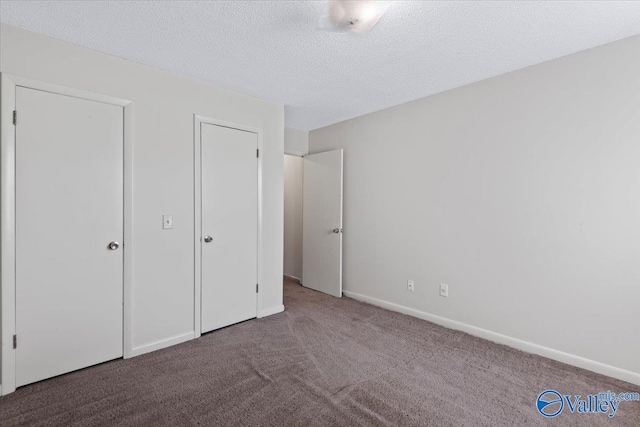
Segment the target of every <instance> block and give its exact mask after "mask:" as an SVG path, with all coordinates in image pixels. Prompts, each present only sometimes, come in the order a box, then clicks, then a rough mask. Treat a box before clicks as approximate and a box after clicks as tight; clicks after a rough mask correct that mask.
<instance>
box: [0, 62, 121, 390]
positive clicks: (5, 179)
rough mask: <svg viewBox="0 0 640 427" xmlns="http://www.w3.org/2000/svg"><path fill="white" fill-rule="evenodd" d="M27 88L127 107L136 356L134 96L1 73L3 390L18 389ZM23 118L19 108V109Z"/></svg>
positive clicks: (0, 314) (0, 335) (0, 377)
mask: <svg viewBox="0 0 640 427" xmlns="http://www.w3.org/2000/svg"><path fill="white" fill-rule="evenodd" d="M17 87H25V88H28V89H35V90H40V91H44V92H50V93H54V94H58V95H65V96H70V97H74V98H79V99H85V100H89V101H97V102H102V103H105V104H111V105H116V106H120V107H123V110H124V117H123V119H124V130H123V140H124V158H123V162H124V165H123V166H124V189H123V191H124V192H123V195H124V218H123V219H124V222H123V224H124V241H123V244H122V249H123V250H124V254H123V262H124V264H123V277H122V279H123V316H124V318H123V328H124V331H123V352H124V358H128V357H131V356H132V354H131V353H132V347H133V346H132V344H133V335H132V330H133V328H132V326H133V306H132V291H133V289H132V265H133V264H132V262H131V261H132V255H133V252H132V242H133V240H132V239H131V236H132V225H133V218H132V209H131V208H132V201H133V165H132V160H133V126H132V125H133V103H132V102H131V101H129V100H125V99H120V98H114V97H112V96H108V95H103V94H98V93H94V92H89V91H85V90H80V89H75V88H70V87H66V86H60V85H56V84H52V83H47V82H42V81H39V80H34V79H30V78H26V77H21V76H16V75H11V74H7V73H2V74H1V75H0V127H1V128H2V133H1V134H0V169H1V173H0V205H1V208H0V235H1V237H2V243H1V245H0V279H1V282H0V318H1V319H2V328H1V330H0V339H1V341H2V352H1V359H0V365H1V369H0V382H1V384H2V394H3V395H5V394H8V393H11V392H13V391H15V389H16V359H15V353H16V351H15V350H14V348H13V335H15V333H16V268H15V267H16V266H15V260H16V236H15V220H16V218H15V208H16V205H15V200H16V182H15V167H16V165H15V153H16V132H15V129H16V128H15V126H14V125H13V111H14V110H15V109H16V88H17ZM17 119H18V120H20V112H18V118H17Z"/></svg>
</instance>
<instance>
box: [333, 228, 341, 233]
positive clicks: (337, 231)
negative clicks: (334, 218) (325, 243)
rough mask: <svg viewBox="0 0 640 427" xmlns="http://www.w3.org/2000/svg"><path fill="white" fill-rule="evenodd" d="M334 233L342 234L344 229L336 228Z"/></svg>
mask: <svg viewBox="0 0 640 427" xmlns="http://www.w3.org/2000/svg"><path fill="white" fill-rule="evenodd" d="M333 232H334V233H336V234H338V233H342V228H334V229H333Z"/></svg>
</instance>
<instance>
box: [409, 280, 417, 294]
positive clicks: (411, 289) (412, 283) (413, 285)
mask: <svg viewBox="0 0 640 427" xmlns="http://www.w3.org/2000/svg"><path fill="white" fill-rule="evenodd" d="M407 290H408V291H411V292H413V291H415V290H416V284H415V282H414V281H413V280H407Z"/></svg>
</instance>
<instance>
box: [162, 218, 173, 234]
mask: <svg viewBox="0 0 640 427" xmlns="http://www.w3.org/2000/svg"><path fill="white" fill-rule="evenodd" d="M162 228H163V229H165V230H168V229H171V228H173V215H162Z"/></svg>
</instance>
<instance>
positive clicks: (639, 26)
mask: <svg viewBox="0 0 640 427" xmlns="http://www.w3.org/2000/svg"><path fill="white" fill-rule="evenodd" d="M324 8H325V3H324V2H311V1H272V2H261V1H260V2H259V1H243V2H240V1H237V2H231V1H227V2H206V1H205V2H195V1H192V2H184V1H157V2H151V1H112V2H102V1H85V2H51V1H49V2H44V1H41V2H37V1H23V2H20V1H18V2H16V1H2V2H1V3H0V20H1V21H2V22H5V23H8V24H11V25H15V26H18V27H22V28H26V29H28V30H31V31H35V32H38V33H42V34H45V35H48V36H51V37H55V38H58V39H62V40H66V41H69V42H71V43H75V44H78V45H81V46H85V47H88V48H91V49H95V50H98V51H101V52H105V53H108V54H111V55H114V56H118V57H121V58H125V59H128V60H131V61H135V62H139V63H142V64H146V65H150V66H152V67H155V68H159V69H162V70H165V71H168V72H171V73H176V74H181V75H185V76H189V77H191V78H194V79H198V80H202V81H205V82H209V83H213V84H215V85H218V86H223V87H226V88H230V89H233V90H235V91H238V92H241V93H245V94H249V95H253V96H256V97H258V98H262V99H266V100H269V101H272V102H274V103H278V104H283V105H285V108H286V109H285V112H286V124H287V126H291V127H294V128H298V129H303V130H311V129H315V128H318V127H322V126H326V125H329V124H332V123H336V122H339V121H342V120H346V119H349V118H353V117H357V116H360V115H362V114H366V113H369V112H372V111H376V110H380V109H383V108H386V107H390V106H392V105H397V104H401V103H404V102H407V101H410V100H414V99H417V98H421V97H424V96H427V95H431V94H434V93H437V92H442V91H444V90H447V89H452V88H455V87H459V86H462V85H465V84H468V83H472V82H475V81H478V80H482V79H486V78H488V77H492V76H496V75H499V74H503V73H506V72H509V71H512V70H516V69H519V68H523V67H526V66H528V65H533V64H537V63H540V62H543V61H547V60H550V59H553V58H557V57H560V56H563V55H567V54H570V53H573V52H577V51H580V50H584V49H587V48H590V47H594V46H598V45H601V44H604V43H608V42H611V41H614V40H618V39H621V38H625V37H629V36H632V35H635V34H639V33H640V2H637V1H636V2H617V1H603V2H568V1H538V2H534V1H531V2H529V1H523V2H516V1H505V2H450V1H435V2H409V1H406V2H405V1H396V2H394V4H392V5H391V7H390V8H389V10H388V11H387V14H386V15H385V16H383V18H382V19H381V20H380V22H379V23H378V24H377V25H376V27H374V28H373V30H372V31H371V32H370V33H368V34H366V35H357V34H344V33H331V32H325V31H321V30H318V29H317V27H318V20H319V18H320V16H321V15H322V14H323V12H324Z"/></svg>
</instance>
